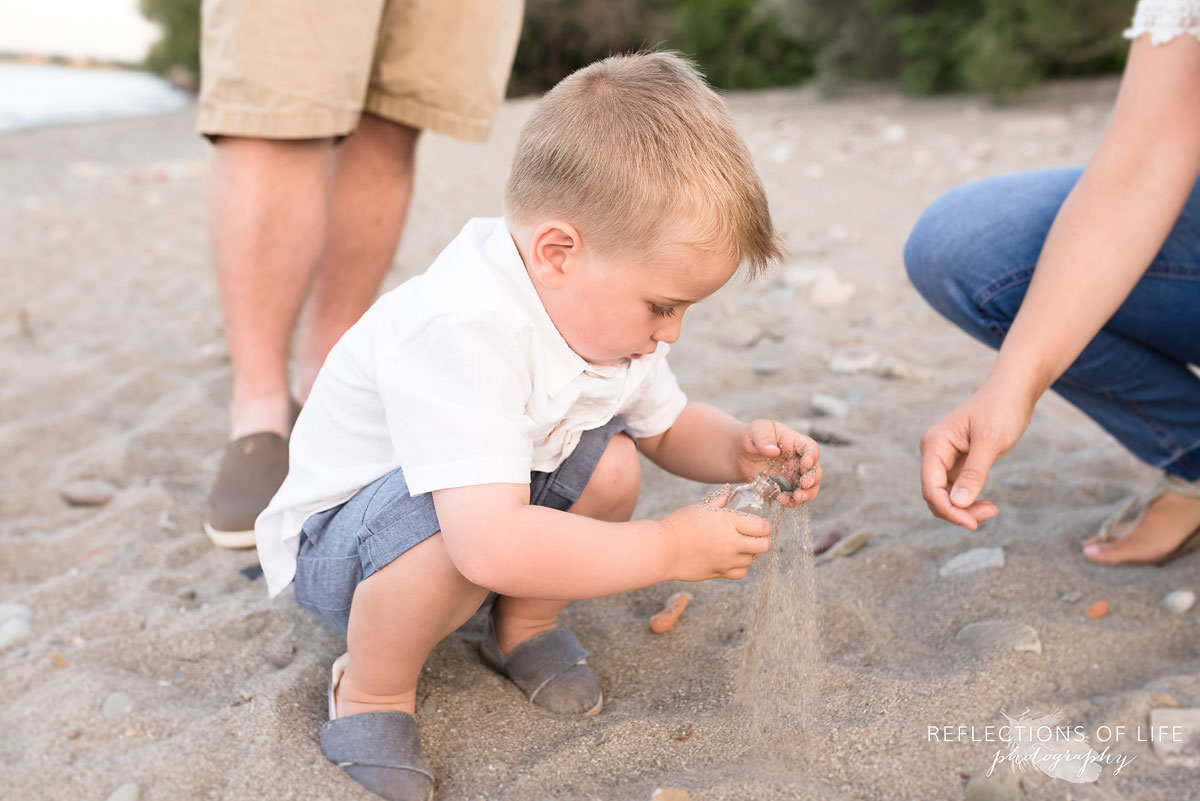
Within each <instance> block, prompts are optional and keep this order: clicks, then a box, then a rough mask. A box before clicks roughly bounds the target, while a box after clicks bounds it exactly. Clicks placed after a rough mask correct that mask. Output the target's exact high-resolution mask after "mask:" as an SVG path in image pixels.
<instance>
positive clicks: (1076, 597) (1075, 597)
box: [1058, 590, 1083, 604]
mask: <svg viewBox="0 0 1200 801" xmlns="http://www.w3.org/2000/svg"><path fill="white" fill-rule="evenodd" d="M1082 599H1083V593H1081V592H1076V591H1075V590H1068V591H1067V592H1064V593H1063V594H1062V595H1060V596H1058V600H1060V601H1063V602H1065V603H1069V604H1077V603H1079V602H1080V601H1081V600H1082Z"/></svg>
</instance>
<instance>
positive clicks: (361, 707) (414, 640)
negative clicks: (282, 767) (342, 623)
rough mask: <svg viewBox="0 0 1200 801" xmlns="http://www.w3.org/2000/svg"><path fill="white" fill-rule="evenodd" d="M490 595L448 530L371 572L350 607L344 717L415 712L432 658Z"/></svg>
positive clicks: (340, 693)
mask: <svg viewBox="0 0 1200 801" xmlns="http://www.w3.org/2000/svg"><path fill="white" fill-rule="evenodd" d="M486 597H487V590H486V589H484V588H483V587H479V586H476V585H475V584H472V583H471V582H469V581H467V580H466V579H465V578H463V576H462V574H461V573H459V572H458V569H457V568H455V567H454V564H453V562H451V561H450V556H449V554H447V553H446V546H445V544H444V543H443V541H442V535H441V532H439V533H437V534H434V535H433V536H432V537H429V538H428V539H426V540H423V541H422V542H421V543H419V544H417V545H415V546H413V547H412V548H410V549H409V550H407V551H405V552H404V553H403V554H401V555H400V556H398V557H397V558H396V559H394V560H392V561H391V562H389V563H388V564H387V565H386V566H384V567H382V568H380V569H379V570H377V571H376V572H375V573H373V574H371V576H369V577H368V578H367V579H365V580H364V581H363V582H362V583H360V584H359V585H358V588H357V589H356V590H355V591H354V601H353V603H352V604H351V606H350V623H349V627H348V629H347V632H346V650H347V651H348V652H349V654H350V664H349V666H348V667H347V668H346V672H345V674H344V675H343V676H342V680H341V683H340V684H339V685H338V690H337V713H338V717H344V716H346V715H354V714H357V713H359V712H370V711H378V710H385V709H391V710H398V711H401V712H407V713H409V714H413V713H414V711H415V709H416V698H417V679H418V678H419V677H420V675H421V667H422V666H423V665H424V664H425V659H426V657H428V656H429V653H430V651H432V650H433V648H434V646H435V645H437V644H438V642H440V641H441V640H442V639H443V638H444V637H446V636H447V635H449V634H450V633H451V632H452V631H454V630H455V629H456V628H458V627H459V626H461V625H462V624H463V623H465V622H466V621H467V620H468V619H469V618H470V617H471V615H473V614H474V613H475V611H476V610H477V609H478V608H479V606H480V604H482V603H483V601H484V599H485V598H486Z"/></svg>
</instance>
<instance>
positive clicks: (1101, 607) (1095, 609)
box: [1084, 601, 1108, 618]
mask: <svg viewBox="0 0 1200 801" xmlns="http://www.w3.org/2000/svg"><path fill="white" fill-rule="evenodd" d="M1084 614H1086V615H1087V616H1088V617H1091V618H1098V617H1104V616H1105V615H1107V614H1108V601H1096V603H1094V604H1092V605H1091V606H1089V607H1088V608H1087V609H1085V610H1084Z"/></svg>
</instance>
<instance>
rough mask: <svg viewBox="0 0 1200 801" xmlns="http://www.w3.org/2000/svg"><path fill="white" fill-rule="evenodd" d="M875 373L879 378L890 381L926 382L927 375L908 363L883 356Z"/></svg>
mask: <svg viewBox="0 0 1200 801" xmlns="http://www.w3.org/2000/svg"><path fill="white" fill-rule="evenodd" d="M875 372H876V373H877V374H878V375H879V377H880V378H887V379H890V380H892V381H917V382H921V381H928V380H929V374H928V373H926V372H925V371H924V370H922V369H920V368H919V367H913V366H912V365H911V364H909V363H908V362H903V361H901V360H899V359H897V358H895V357H894V356H884V357H883V359H882V361H880V362H879V367H878V368H876V370H875Z"/></svg>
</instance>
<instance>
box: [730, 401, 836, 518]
mask: <svg viewBox="0 0 1200 801" xmlns="http://www.w3.org/2000/svg"><path fill="white" fill-rule="evenodd" d="M820 458H821V447H820V446H819V445H817V443H816V441H815V440H813V439H812V437H806V436H805V435H803V434H801V433H799V432H797V431H794V430H792V429H791V428H789V427H788V426H786V425H784V424H783V423H780V422H778V421H776V420H755V421H754V422H752V423H747V424H746V425H744V426H742V427H741V429H739V430H738V436H737V469H738V473H739V474H740V475H741V476H742V478H743V479H744V480H746V481H750V480H752V479H753V478H754V477H755V476H756V475H758V474H759V473H762V472H767V473H771V474H775V475H781V476H783V477H784V478H786V479H787V480H788V481H790V482H792V486H793V487H795V488H796V489H795V490H793V491H792V492H787V493H783V494H781V495H780V496H779V497H778V498H777V499H776V501H777V502H778V503H779V505H780V506H795V505H796V504H798V503H805V502H807V501H811V500H812V499H813V498H815V497H817V493H818V492H820V490H821V465H819V464H818V463H817V460H818V459H820Z"/></svg>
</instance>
